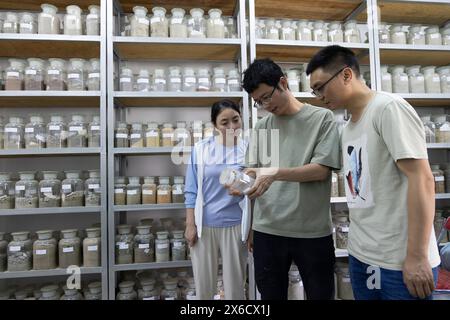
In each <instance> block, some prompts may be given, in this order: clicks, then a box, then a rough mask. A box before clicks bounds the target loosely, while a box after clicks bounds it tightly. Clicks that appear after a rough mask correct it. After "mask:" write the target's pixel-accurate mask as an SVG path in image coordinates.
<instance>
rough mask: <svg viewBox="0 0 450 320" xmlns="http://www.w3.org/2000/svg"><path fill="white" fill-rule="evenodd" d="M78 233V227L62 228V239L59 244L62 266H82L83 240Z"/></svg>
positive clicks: (60, 264) (60, 265) (60, 263)
mask: <svg viewBox="0 0 450 320" xmlns="http://www.w3.org/2000/svg"><path fill="white" fill-rule="evenodd" d="M77 234H78V230H77V229H68V230H61V235H62V239H61V240H59V244H58V251H59V260H58V261H59V267H60V268H63V269H65V268H68V267H69V266H74V265H75V266H81V240H80V238H78V236H77Z"/></svg>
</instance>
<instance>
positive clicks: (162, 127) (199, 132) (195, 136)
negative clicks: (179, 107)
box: [115, 120, 214, 148]
mask: <svg viewBox="0 0 450 320" xmlns="http://www.w3.org/2000/svg"><path fill="white" fill-rule="evenodd" d="M213 135H214V125H213V124H212V123H211V122H206V123H205V124H203V121H201V120H196V121H192V123H191V127H190V128H188V127H187V123H186V122H185V121H177V123H176V128H174V126H173V124H172V123H170V122H165V123H163V124H158V123H156V122H150V123H148V124H147V125H145V124H142V123H132V124H126V123H123V122H121V123H118V124H117V128H116V131H115V146H116V147H117V148H128V147H130V148H143V147H173V146H176V145H178V146H191V145H194V144H195V143H197V142H198V141H200V140H202V139H204V138H209V137H212V136H213Z"/></svg>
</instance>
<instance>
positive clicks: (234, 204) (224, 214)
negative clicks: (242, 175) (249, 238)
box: [184, 137, 245, 227]
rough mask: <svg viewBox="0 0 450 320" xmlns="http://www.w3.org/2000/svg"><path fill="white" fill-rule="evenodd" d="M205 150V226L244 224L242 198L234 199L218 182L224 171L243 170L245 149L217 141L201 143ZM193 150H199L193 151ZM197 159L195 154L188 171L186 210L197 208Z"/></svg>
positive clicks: (192, 155) (211, 139)
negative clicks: (240, 203) (227, 169)
mask: <svg viewBox="0 0 450 320" xmlns="http://www.w3.org/2000/svg"><path fill="white" fill-rule="evenodd" d="M198 143H199V144H202V149H203V150H204V159H205V160H204V176H203V203H204V207H203V226H207V227H231V226H235V225H238V224H240V223H241V218H242V210H241V208H240V206H239V202H240V201H241V200H242V197H236V196H231V195H229V194H228V190H227V189H225V188H224V187H223V185H221V184H220V182H219V177H220V174H221V173H222V171H223V170H224V169H225V168H228V167H231V168H235V169H238V170H242V169H243V167H244V161H245V148H243V147H242V146H240V145H237V146H233V147H225V146H224V145H222V144H218V143H217V142H216V141H215V138H214V137H211V138H208V139H204V140H201V141H200V142H198ZM193 150H196V149H195V148H193ZM197 158H198V155H197V154H196V153H195V152H194V151H193V152H192V154H191V159H190V163H189V164H188V166H187V170H186V183H185V191H184V192H185V199H186V200H185V204H186V208H195V200H196V198H197V192H198V183H197V168H198V166H197Z"/></svg>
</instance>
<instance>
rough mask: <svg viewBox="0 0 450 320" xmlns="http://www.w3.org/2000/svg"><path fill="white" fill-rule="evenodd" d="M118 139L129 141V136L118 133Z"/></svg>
mask: <svg viewBox="0 0 450 320" xmlns="http://www.w3.org/2000/svg"><path fill="white" fill-rule="evenodd" d="M116 138H120V139H127V138H128V135H127V134H126V133H117V134H116Z"/></svg>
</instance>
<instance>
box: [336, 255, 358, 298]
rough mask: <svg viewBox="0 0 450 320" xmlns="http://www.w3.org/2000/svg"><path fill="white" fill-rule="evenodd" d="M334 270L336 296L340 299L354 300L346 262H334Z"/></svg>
mask: <svg viewBox="0 0 450 320" xmlns="http://www.w3.org/2000/svg"><path fill="white" fill-rule="evenodd" d="M334 272H335V274H336V278H337V279H336V280H337V281H336V283H337V287H336V289H337V292H336V293H337V298H338V299H341V300H355V297H354V295H353V289H352V284H351V280H350V270H349V267H348V263H347V262H343V261H338V262H336V264H335V269H334Z"/></svg>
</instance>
